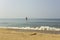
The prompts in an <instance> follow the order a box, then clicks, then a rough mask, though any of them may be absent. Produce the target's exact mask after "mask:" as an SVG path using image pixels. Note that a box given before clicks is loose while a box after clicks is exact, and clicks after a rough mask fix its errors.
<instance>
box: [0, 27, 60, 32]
mask: <svg viewBox="0 0 60 40" xmlns="http://www.w3.org/2000/svg"><path fill="white" fill-rule="evenodd" d="M0 28H8V29H28V30H50V31H52V30H53V31H60V28H55V27H49V26H41V27H35V28H34V27H2V26H1V27H0Z"/></svg>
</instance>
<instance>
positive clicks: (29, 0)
mask: <svg viewBox="0 0 60 40" xmlns="http://www.w3.org/2000/svg"><path fill="white" fill-rule="evenodd" d="M26 16H27V17H30V18H60V0H0V18H24V17H26Z"/></svg>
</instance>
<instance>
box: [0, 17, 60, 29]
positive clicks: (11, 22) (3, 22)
mask: <svg viewBox="0 0 60 40" xmlns="http://www.w3.org/2000/svg"><path fill="white" fill-rule="evenodd" d="M0 26H9V27H40V26H50V27H59V28H60V19H28V20H27V21H26V20H25V19H22V18H20V19H19V18H14V19H0Z"/></svg>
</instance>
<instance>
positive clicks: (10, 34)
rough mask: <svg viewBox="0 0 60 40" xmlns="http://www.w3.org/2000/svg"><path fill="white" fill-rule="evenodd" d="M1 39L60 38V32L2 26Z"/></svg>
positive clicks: (55, 39)
mask: <svg viewBox="0 0 60 40" xmlns="http://www.w3.org/2000/svg"><path fill="white" fill-rule="evenodd" d="M0 40H60V34H47V33H40V32H30V31H27V32H24V31H16V30H8V29H1V28H0Z"/></svg>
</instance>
